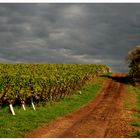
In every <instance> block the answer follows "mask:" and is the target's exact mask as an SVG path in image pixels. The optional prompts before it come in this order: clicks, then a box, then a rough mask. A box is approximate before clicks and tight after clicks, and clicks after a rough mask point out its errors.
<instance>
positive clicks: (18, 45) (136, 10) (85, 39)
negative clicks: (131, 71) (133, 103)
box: [0, 3, 140, 71]
mask: <svg viewBox="0 0 140 140" xmlns="http://www.w3.org/2000/svg"><path fill="white" fill-rule="evenodd" d="M137 44H140V4H95V3H94V4H47V3H46V4H41V3H40V4H14V3H13V4H0V62H1V63H103V64H106V65H108V66H110V67H111V69H112V70H113V71H125V70H127V65H126V64H125V62H124V59H125V57H126V56H127V53H128V51H129V50H131V49H132V48H134V47H135V46H136V45H137Z"/></svg>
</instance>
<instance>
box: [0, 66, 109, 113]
mask: <svg viewBox="0 0 140 140" xmlns="http://www.w3.org/2000/svg"><path fill="white" fill-rule="evenodd" d="M103 72H108V68H107V67H106V66H104V65H80V64H79V65H78V64H77V65H76V64H73V65H70V64H67V65H66V64H65V65H64V64H48V65H45V64H44V65H43V64H1V65H0V75H1V76H0V99H1V100H0V105H1V106H2V105H3V104H5V103H7V104H9V105H10V106H12V105H13V104H18V103H19V104H21V105H22V106H23V108H24V109H25V106H24V104H25V103H26V104H29V103H31V104H32V105H33V108H34V109H35V107H34V102H35V103H36V104H39V103H46V102H48V101H58V100H59V99H61V98H65V96H70V95H71V94H72V91H74V90H76V89H78V88H80V87H81V86H83V85H84V84H85V83H86V82H88V81H89V80H90V79H93V78H94V77H96V76H97V75H99V74H102V73H103ZM13 114H14V113H13Z"/></svg>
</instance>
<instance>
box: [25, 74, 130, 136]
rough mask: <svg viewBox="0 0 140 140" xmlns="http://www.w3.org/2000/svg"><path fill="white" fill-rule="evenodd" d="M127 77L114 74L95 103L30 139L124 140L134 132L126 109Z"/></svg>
mask: <svg viewBox="0 0 140 140" xmlns="http://www.w3.org/2000/svg"><path fill="white" fill-rule="evenodd" d="M125 76H126V75H125V74H113V76H111V77H109V78H108V79H107V80H106V81H105V82H104V84H103V87H102V89H101V91H100V93H99V94H98V95H97V97H96V98H95V99H93V100H92V101H90V102H89V103H87V104H86V105H84V106H83V107H81V108H80V109H79V110H77V111H75V112H73V113H70V114H68V115H66V116H64V117H59V118H58V119H57V120H55V121H52V122H50V123H48V124H45V125H43V126H42V127H39V128H37V129H35V130H33V131H32V132H30V133H28V134H27V135H26V136H25V137H29V138H106V137H107V138H122V137H129V133H130V132H132V131H133V129H132V128H131V126H129V125H128V120H129V114H128V113H127V112H126V110H124V108H123V100H122V98H123V96H124V94H125V84H124V78H125Z"/></svg>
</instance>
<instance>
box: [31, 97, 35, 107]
mask: <svg viewBox="0 0 140 140" xmlns="http://www.w3.org/2000/svg"><path fill="white" fill-rule="evenodd" d="M31 104H32V107H33V109H34V110H36V109H35V105H34V103H33V98H32V97H31Z"/></svg>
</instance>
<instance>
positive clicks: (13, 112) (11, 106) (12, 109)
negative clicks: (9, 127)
mask: <svg viewBox="0 0 140 140" xmlns="http://www.w3.org/2000/svg"><path fill="white" fill-rule="evenodd" d="M9 107H10V111H11V112H12V115H16V114H15V111H14V108H13V105H12V104H9Z"/></svg>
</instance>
